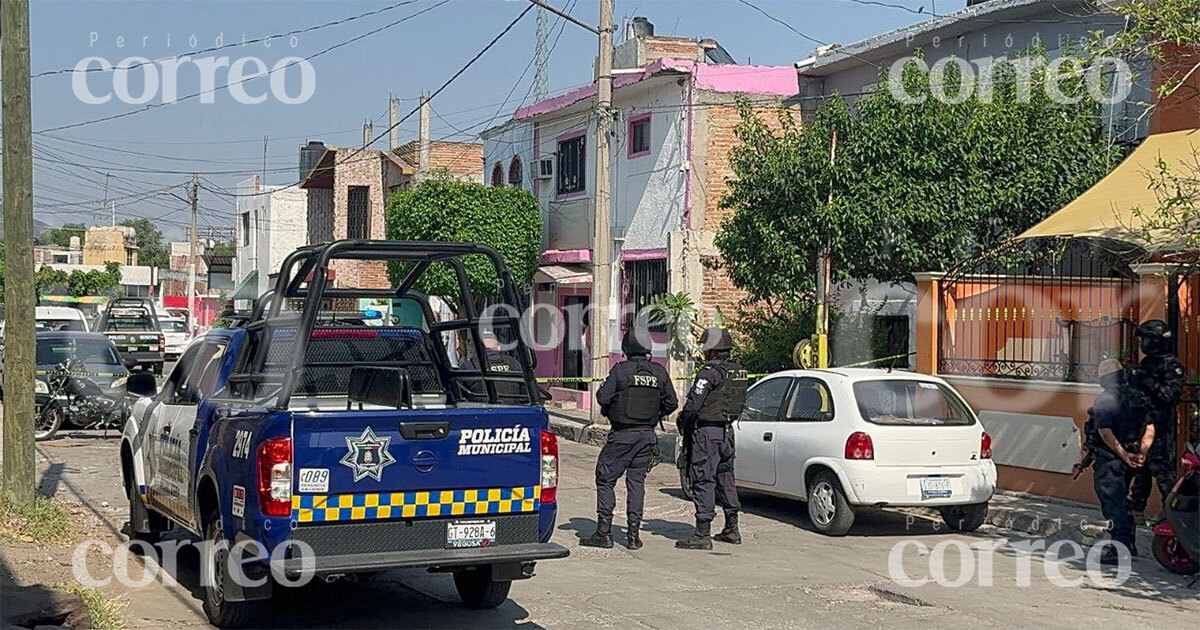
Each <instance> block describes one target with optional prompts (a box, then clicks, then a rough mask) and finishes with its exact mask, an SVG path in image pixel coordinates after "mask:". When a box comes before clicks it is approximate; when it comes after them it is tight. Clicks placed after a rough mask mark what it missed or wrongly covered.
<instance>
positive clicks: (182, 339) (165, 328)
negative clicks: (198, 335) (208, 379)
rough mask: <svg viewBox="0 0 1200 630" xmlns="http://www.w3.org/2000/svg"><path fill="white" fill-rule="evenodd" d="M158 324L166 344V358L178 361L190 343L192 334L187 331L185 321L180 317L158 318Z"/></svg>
mask: <svg viewBox="0 0 1200 630" xmlns="http://www.w3.org/2000/svg"><path fill="white" fill-rule="evenodd" d="M158 324H159V326H160V327H161V328H162V333H163V341H164V342H165V343H166V357H167V358H168V359H178V358H179V355H181V354H183V351H184V349H186V348H187V347H188V344H190V343H192V332H191V331H190V330H188V323H187V320H186V319H183V318H181V317H160V318H158Z"/></svg>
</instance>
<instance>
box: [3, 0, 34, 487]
mask: <svg viewBox="0 0 1200 630" xmlns="http://www.w3.org/2000/svg"><path fill="white" fill-rule="evenodd" d="M0 33H2V34H3V37H0V65H2V68H0V82H2V83H3V87H2V89H3V96H2V100H3V112H2V114H0V115H2V117H3V121H2V122H0V124H2V125H3V129H4V140H3V150H4V246H5V254H6V256H7V270H6V272H5V278H4V280H5V293H4V309H5V317H6V318H7V323H6V324H5V328H6V330H5V344H4V427H3V429H2V434H3V438H4V444H3V447H2V449H3V455H4V462H3V467H4V471H3V479H4V491H5V492H6V493H8V494H9V496H10V497H12V499H13V501H15V502H17V503H18V504H19V505H28V504H31V503H33V498H34V465H33V404H34V402H33V387H32V383H33V379H34V359H33V351H34V341H33V307H34V289H33V131H32V129H31V127H30V125H31V122H30V106H29V0H4V2H0Z"/></svg>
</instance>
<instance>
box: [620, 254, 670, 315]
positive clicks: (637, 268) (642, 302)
mask: <svg viewBox="0 0 1200 630" xmlns="http://www.w3.org/2000/svg"><path fill="white" fill-rule="evenodd" d="M625 281H626V282H627V283H628V287H629V293H628V298H627V303H628V304H630V305H632V306H633V313H634V315H636V314H638V313H640V312H642V309H644V308H646V307H647V306H649V305H650V304H651V303H653V302H654V299H655V298H656V297H658V296H660V295H665V294H666V292H667V260H666V259H665V258H660V259H657V260H631V261H627V262H626V263H625ZM650 330H654V331H663V330H666V324H659V325H655V326H651V327H650Z"/></svg>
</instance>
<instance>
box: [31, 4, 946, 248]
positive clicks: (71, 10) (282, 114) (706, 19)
mask: <svg viewBox="0 0 1200 630" xmlns="http://www.w3.org/2000/svg"><path fill="white" fill-rule="evenodd" d="M396 1H397V0H383V1H370V2H368V1H357V0H344V1H340V2H332V1H318V0H266V1H260V0H219V1H203V2H201V1H183V0H171V1H161V0H160V1H157V2H154V1H149V0H147V1H116V2H114V1H105V0H91V1H86V2H85V1H66V0H34V1H33V2H32V4H33V7H32V10H31V18H30V20H31V31H32V32H31V40H32V52H31V55H32V68H33V73H34V74H35V75H36V74H38V73H40V72H45V71H50V70H57V69H62V68H73V67H74V66H75V65H76V64H77V63H79V61H80V60H82V59H84V58H86V57H91V56H98V57H103V58H105V59H107V60H108V61H110V62H111V63H114V64H116V63H118V62H119V61H120V60H122V59H125V58H126V57H130V56H140V57H146V58H149V59H158V58H162V57H167V56H172V55H178V54H182V53H184V52H188V51H191V50H195V49H197V48H205V47H210V46H213V45H214V44H215V43H216V40H217V37H218V36H221V37H222V38H223V40H222V43H224V44H230V43H233V42H237V41H241V40H242V39H243V37H244V38H245V39H255V38H259V37H263V36H265V35H270V34H275V33H285V32H289V31H293V30H298V29H302V28H305V27H309V26H313V25H317V24H322V23H325V22H330V21H334V20H337V19H340V18H345V17H349V16H353V15H357V14H360V13H364V12H367V11H371V10H375V9H382V8H385V7H388V6H390V5H392V4H395V2H396ZM437 1H438V0H417V1H415V2H414V3H412V4H410V5H407V6H403V7H399V8H395V9H391V10H387V11H384V12H381V13H379V14H377V15H373V16H370V17H367V18H363V19H360V20H356V21H352V22H349V23H346V24H342V25H338V26H333V27H329V28H324V29H321V30H318V31H314V32H311V33H305V34H300V35H297V36H296V40H295V44H296V46H295V47H294V48H293V47H292V46H291V43H290V42H288V41H286V40H276V41H274V42H272V46H271V47H270V48H267V47H264V46H263V45H262V44H251V45H247V46H245V47H241V46H238V47H232V48H226V49H224V50H221V51H218V52H214V53H204V54H202V55H198V56H200V57H208V56H219V55H226V56H229V57H230V58H231V59H232V60H236V59H237V58H239V57H244V56H254V57H258V58H260V59H262V60H263V62H265V63H266V64H268V65H273V64H275V63H276V62H277V61H279V60H280V59H282V58H283V57H286V56H290V55H295V56H299V57H304V56H308V55H311V54H313V53H315V52H317V51H320V50H322V49H324V48H327V47H329V46H332V45H335V44H337V43H339V42H343V41H345V40H348V39H350V38H353V37H356V36H359V35H361V34H363V33H366V32H367V31H370V30H372V29H375V28H378V27H380V26H383V25H385V24H387V23H389V22H392V21H394V20H397V19H399V18H401V17H404V16H406V15H410V14H413V13H416V12H417V11H420V10H423V9H427V8H429V7H432V6H433V5H435V4H436V3H437ZM551 3H552V4H554V5H555V6H558V7H564V6H568V5H572V4H573V5H574V6H573V8H572V11H571V12H572V14H573V15H574V16H576V17H578V18H580V19H582V20H584V21H587V22H589V23H595V22H596V21H597V18H598V11H599V9H598V6H599V3H598V2H597V1H596V0H575V1H574V2H573V1H572V0H551ZM892 3H894V4H902V5H905V6H908V7H911V8H913V9H916V8H920V7H922V6H923V7H924V8H925V11H929V10H930V8H931V6H932V5H933V4H934V0H893V1H892ZM755 4H758V5H759V6H761V7H762V8H763V9H765V10H766V11H768V12H770V13H771V14H773V15H775V16H776V17H778V18H780V19H782V20H784V21H786V22H788V23H789V24H791V25H792V26H794V27H795V28H796V29H798V30H800V31H802V32H804V33H807V34H809V35H811V36H812V37H814V38H816V39H819V40H822V41H827V42H842V43H848V42H852V41H856V40H858V39H862V38H864V37H868V36H870V35H873V34H875V33H879V32H881V31H885V30H889V29H892V28H896V27H899V26H903V25H906V24H911V23H913V22H916V21H919V20H921V19H923V17H922V16H920V15H917V14H915V13H912V12H909V11H905V10H902V9H899V8H894V7H887V6H877V5H869V4H861V3H858V2H854V1H852V0H755ZM963 4H964V2H963V0H940V1H937V2H936V10H937V11H938V12H939V13H948V12H950V11H952V10H955V9H958V8H961V6H962V5H963ZM524 6H525V5H524V1H523V0H451V1H450V2H448V3H446V4H444V5H442V6H439V7H437V8H434V9H432V10H430V11H429V12H427V13H424V14H422V15H420V16H417V17H415V18H413V19H411V20H409V21H407V22H405V23H402V24H399V25H397V26H395V27H392V28H389V29H387V30H384V31H382V32H379V33H377V34H375V35H371V36H368V37H366V38H364V39H362V40H360V41H356V42H354V43H351V44H348V45H346V46H344V47H341V48H338V49H336V50H332V51H330V52H328V53H326V54H324V55H322V56H320V57H317V58H315V59H313V60H312V61H311V63H312V65H313V68H314V75H315V90H314V92H313V95H312V97H311V98H310V99H309V100H308V101H306V102H304V103H301V104H284V103H281V102H279V101H278V100H276V99H274V98H267V99H266V100H265V102H263V103H261V104H257V105H247V104H242V103H239V102H237V101H235V100H234V98H233V97H232V96H231V95H230V94H229V92H228V91H224V90H218V91H216V92H215V93H214V94H213V101H214V102H213V103H201V102H199V100H198V99H193V100H189V101H181V102H176V103H173V104H170V105H167V106H163V107H157V108H155V109H152V110H149V111H146V112H142V113H138V114H136V115H131V116H128V117H124V118H119V119H114V120H109V121H105V122H99V123H96V124H91V125H86V126H81V127H76V128H72V129H67V130H62V131H55V132H49V133H46V134H41V135H39V136H37V137H36V140H35V147H37V148H36V149H35V153H36V155H37V156H38V157H39V158H40V159H39V160H37V161H36V162H37V163H36V164H35V173H34V180H35V197H36V207H35V214H36V215H37V217H38V219H39V220H42V221H45V222H47V223H50V224H52V225H58V224H61V223H63V222H66V221H81V222H85V223H93V222H99V221H100V220H101V219H100V216H99V215H101V209H100V204H99V203H95V204H93V203H90V202H91V201H92V200H99V199H101V198H103V197H104V185H103V184H104V181H105V179H106V177H105V174H106V173H110V174H111V175H112V178H111V179H109V180H108V181H109V197H110V198H117V206H118V207H117V215H118V219H120V218H124V217H130V216H145V217H151V218H155V219H156V220H157V221H159V225H160V226H161V228H162V229H163V231H164V232H165V233H166V234H167V236H168V237H170V238H180V237H182V235H183V226H184V223H185V221H186V218H187V214H186V211H184V210H183V208H184V205H183V202H182V201H181V200H180V199H177V198H175V197H172V196H169V195H158V196H155V197H151V198H148V199H144V200H141V199H138V198H137V196H139V195H140V194H141V193H143V192H144V191H147V190H151V189H155V188H158V187H160V186H169V185H172V184H179V183H183V182H185V181H186V180H187V179H188V175H187V173H191V172H193V171H200V172H201V173H208V174H206V175H205V177H206V178H207V179H208V180H210V181H211V182H212V183H214V184H215V185H217V186H221V187H225V188H232V187H233V185H234V183H235V182H236V181H238V180H241V179H243V178H245V177H246V176H247V174H248V173H253V172H258V171H260V170H261V169H262V161H263V137H264V136H269V137H270V138H271V140H270V141H269V143H268V147H267V148H268V153H267V169H268V174H267V181H268V183H271V184H290V183H292V182H294V181H295V180H296V177H297V174H296V171H297V165H296V160H297V149H298V146H299V145H300V144H302V143H303V142H304V141H305V139H314V140H323V141H325V142H326V143H328V144H340V145H343V146H345V145H351V144H356V143H360V142H361V136H362V131H361V128H362V124H363V122H364V121H365V120H367V119H374V120H375V132H376V134H378V133H380V132H382V131H383V130H384V129H386V127H387V117H386V112H387V99H388V96H389V95H395V96H398V97H400V98H401V99H404V100H403V102H402V103H401V114H402V115H403V114H405V113H407V112H408V111H409V110H411V109H412V108H413V107H415V105H416V101H415V99H416V97H417V96H418V95H419V94H420V93H421V92H422V91H423V90H424V91H432V90H433V89H435V88H436V87H437V86H438V85H440V84H441V83H442V82H443V81H444V80H445V79H446V78H448V77H449V76H450V75H451V74H452V73H453V72H454V71H455V70H457V69H458V68H459V67H460V66H461V65H462V64H463V63H465V62H466V61H467V60H468V59H470V57H471V56H473V55H474V54H475V53H476V52H477V51H478V50H479V49H480V48H481V47H482V46H483V45H484V44H485V43H486V42H487V41H489V40H490V39H491V38H492V37H494V36H495V35H496V34H497V33H498V32H499V31H500V29H502V28H503V27H504V25H506V24H507V23H508V22H509V21H510V20H511V19H512V18H513V17H515V16H516V15H517V14H518V13H519V12H520V11H521V10H522V9H523V8H524ZM615 15H616V17H617V21H618V23H620V21H621V20H622V18H626V17H632V16H634V15H643V16H646V17H648V18H649V19H650V20H651V21H653V22H654V23H655V26H656V28H657V32H658V34H665V35H672V34H673V35H680V36H697V37H712V38H715V39H717V40H718V41H720V42H721V43H722V45H724V47H725V48H726V49H727V50H728V51H729V52H730V53H731V54H732V55H733V56H734V57H735V58H736V59H738V60H739V61H743V62H744V61H747V60H749V61H751V62H753V63H756V64H776V65H790V64H791V63H793V62H794V61H796V60H798V59H801V58H803V57H805V56H807V55H808V54H810V53H811V51H812V49H813V47H814V44H813V43H812V42H810V41H807V40H805V39H803V38H801V37H799V36H797V35H796V34H794V33H792V32H790V31H789V30H787V29H786V28H784V27H783V26H780V25H778V24H776V23H773V22H771V21H770V20H768V19H767V18H765V17H764V16H762V15H761V14H759V13H757V12H755V11H754V10H753V9H751V8H750V7H747V6H745V5H744V4H741V3H739V2H737V1H736V0H616V3H615ZM557 23H558V20H557V18H555V17H553V16H551V25H552V27H553V28H552V34H551V41H552V42H553V41H554V40H555V39H556V37H557V42H558V43H557V45H556V46H555V48H554V49H553V53H552V55H551V60H550V87H551V91H552V92H555V91H559V90H561V89H564V88H567V87H570V86H575V85H579V84H581V83H585V82H587V81H589V80H590V78H591V67H592V60H593V58H594V56H595V53H596V44H595V38H594V36H593V35H591V34H590V33H587V32H586V31H584V30H582V29H580V28H578V27H576V26H573V25H570V24H567V25H565V26H566V28H565V29H563V32H562V35H561V37H558V33H559V30H560V28H561V27H558V26H556V24H557ZM534 26H535V19H534V15H533V13H530V14H529V15H527V16H526V18H525V19H524V20H522V22H521V23H519V24H518V25H517V26H516V27H515V28H514V29H513V30H512V32H510V33H509V34H508V35H507V36H506V37H505V38H504V39H503V40H501V41H500V42H499V43H498V44H497V45H496V46H495V47H493V48H492V50H490V51H489V52H488V53H487V55H486V56H484V57H483V58H482V59H480V61H479V62H477V63H476V64H475V65H474V66H473V67H472V68H471V69H470V70H469V71H468V72H467V73H466V74H465V75H463V76H462V77H461V78H459V79H458V81H456V82H455V83H454V84H452V85H451V86H450V87H449V88H447V90H446V91H445V92H443V93H442V94H441V95H440V96H439V97H438V98H437V99H436V100H435V101H434V103H433V108H434V110H435V112H437V113H438V114H440V115H441V116H442V117H444V119H445V120H442V119H439V118H437V117H435V118H434V119H433V123H432V127H433V135H434V137H435V138H438V137H446V136H450V134H453V133H455V130H454V128H453V127H457V128H460V129H463V128H473V130H474V131H478V130H480V129H483V128H484V127H486V126H487V125H486V124H485V123H486V122H487V121H488V120H489V119H491V118H492V117H493V116H495V117H496V118H495V121H496V122H499V121H502V120H503V119H504V118H505V117H507V116H508V115H509V114H510V113H511V111H512V110H513V109H514V108H515V107H516V106H517V105H519V104H520V102H521V100H522V98H523V97H524V96H525V95H526V93H527V91H528V85H529V81H530V80H531V79H532V74H533V73H532V70H531V71H529V72H528V73H526V74H525V76H524V77H523V78H522V79H521V81H520V83H518V84H517V87H516V89H515V90H514V91H513V96H512V98H511V100H510V101H509V102H508V103H507V104H506V105H504V106H503V107H501V101H503V100H504V98H505V96H506V95H507V94H508V93H509V91H510V90H512V89H513V86H514V82H516V81H517V79H518V77H520V76H521V74H522V72H523V71H524V70H525V68H526V66H527V64H528V63H529V61H530V58H531V56H532V54H533V42H534ZM193 35H194V36H195V40H194V41H195V42H196V45H195V46H191V45H189V44H190V42H189V41H188V40H189V39H190V38H191V37H192V36H193ZM118 37H121V38H123V46H122V47H118ZM168 37H170V45H169V46H168ZM93 40H95V41H93ZM225 72H226V70H221V71H218V72H217V73H216V75H215V76H216V86H222V85H224V84H225V83H227V82H228V77H227V75H226V74H225ZM131 74H132V75H133V76H132V78H131V82H130V92H131V93H133V94H135V95H136V94H138V93H139V92H140V91H141V89H142V85H141V81H140V78H139V77H140V76H141V73H139V72H136V71H135V72H133V73H131ZM286 75H287V77H288V84H289V86H292V87H290V88H289V89H291V90H293V91H298V90H299V88H298V87H296V86H298V85H299V79H298V73H297V72H296V69H295V68H293V69H291V70H289V71H288V72H287V73H286ZM87 79H88V86H89V89H90V90H91V91H92V92H93V93H95V94H104V93H106V92H111V91H112V88H113V79H112V74H111V73H104V72H95V73H91V74H89V75H87ZM267 85H268V81H267V80H266V79H259V80H256V81H252V82H248V83H247V89H246V91H247V92H248V93H250V94H251V95H255V94H258V93H260V92H264V91H265V90H266V87H267ZM201 89H202V86H201V84H200V80H199V76H198V72H197V71H196V68H195V67H194V66H192V67H190V68H186V69H181V70H180V72H179V75H178V88H177V90H178V94H179V95H180V96H183V95H187V94H192V93H194V92H198V91H200V90H201ZM161 93H162V90H161V88H160V90H159V91H158V95H156V97H155V98H154V99H153V100H151V101H150V103H152V104H153V103H158V102H159V100H160V98H159V96H160V95H161ZM140 107H141V106H138V105H129V104H125V103H122V102H119V101H117V99H115V98H114V99H111V100H110V101H109V102H108V103H105V104H96V105H89V104H86V103H84V102H82V101H80V100H79V99H78V98H77V97H76V95H75V92H74V91H73V88H72V75H71V74H70V73H66V74H59V75H52V76H46V77H39V78H34V79H33V127H34V130H35V131H40V130H46V129H50V128H53V127H57V126H61V125H69V124H72V123H76V122H79V121H86V120H92V119H96V118H101V117H104V116H109V115H114V114H120V113H122V112H126V111H129V110H133V109H138V108H140ZM447 121H448V122H447ZM451 125H453V127H452V126H451ZM401 129H402V131H401V140H402V142H403V141H407V140H409V139H412V138H414V137H415V136H416V129H417V121H416V116H413V117H412V118H411V119H410V120H409V121H408V122H406V123H405V124H404V125H402V126H401ZM450 139H455V140H463V139H470V138H469V137H466V136H462V135H458V136H453V137H451V138H450ZM80 143H87V144H80ZM88 145H94V146H88ZM379 146H381V147H382V146H386V139H385V140H384V141H383V142H381V143H380V145H379ZM119 169H122V170H119ZM161 171H178V173H164V172H161ZM228 171H236V172H232V173H230V172H228ZM172 192H175V193H177V194H179V195H185V192H184V190H183V189H177V190H174V191H172ZM81 202H88V203H86V204H83V205H78V204H80V203H81ZM67 204H76V205H67ZM201 205H202V207H203V210H202V212H201V222H200V225H201V228H202V231H203V228H204V227H205V226H214V227H232V226H233V205H232V202H231V200H230V199H229V198H226V197H221V196H218V195H215V194H212V193H210V192H207V191H202V193H201ZM94 215H95V216H94ZM102 215H103V217H104V218H107V216H108V213H107V212H103V213H102Z"/></svg>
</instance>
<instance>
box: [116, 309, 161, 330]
mask: <svg viewBox="0 0 1200 630" xmlns="http://www.w3.org/2000/svg"><path fill="white" fill-rule="evenodd" d="M104 329H105V330H106V331H112V330H154V319H153V318H152V317H151V316H150V313H149V312H148V311H122V312H119V313H113V314H111V315H109V317H108V322H107V323H106V324H105V328H104Z"/></svg>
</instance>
